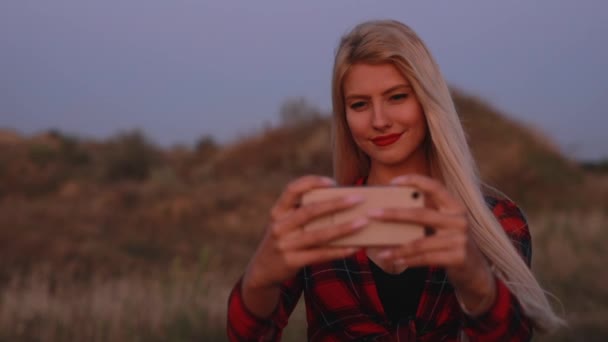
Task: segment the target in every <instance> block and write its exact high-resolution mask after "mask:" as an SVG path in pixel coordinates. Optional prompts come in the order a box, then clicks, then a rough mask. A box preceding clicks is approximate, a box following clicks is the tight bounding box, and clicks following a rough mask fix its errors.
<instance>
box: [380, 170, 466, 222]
mask: <svg viewBox="0 0 608 342" xmlns="http://www.w3.org/2000/svg"><path fill="white" fill-rule="evenodd" d="M391 184H393V185H400V186H412V187H415V188H417V189H419V190H420V191H422V192H423V193H424V194H425V195H426V196H427V198H428V199H429V200H430V201H431V202H432V203H434V204H435V205H436V206H437V209H440V210H441V211H445V212H453V213H460V212H463V211H464V208H463V207H462V205H461V204H460V203H458V202H457V201H456V199H454V197H453V196H452V195H451V194H450V193H449V192H448V191H447V189H446V188H445V187H444V186H443V185H442V184H441V183H439V182H438V181H437V180H435V179H432V178H429V177H426V176H422V175H406V176H400V177H397V178H394V179H393V180H392V181H391Z"/></svg>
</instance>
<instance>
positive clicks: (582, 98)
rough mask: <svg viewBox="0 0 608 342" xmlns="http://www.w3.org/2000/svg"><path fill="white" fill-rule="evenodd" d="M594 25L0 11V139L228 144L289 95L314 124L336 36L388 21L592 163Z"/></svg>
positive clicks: (596, 3)
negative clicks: (13, 134) (59, 134)
mask: <svg viewBox="0 0 608 342" xmlns="http://www.w3.org/2000/svg"><path fill="white" fill-rule="evenodd" d="M607 15H608V1H602V0H582V1H575V0H570V1H564V0H542V1H541V0H536V1H527V0H516V1H482V0H478V1H463V0H460V1H441V2H440V1H403V0H402V1H355V0H350V1H338V0H333V1H327V0H314V1H313V0H311V1H298V2H295V1H263V0H258V1H238V2H236V1H222V0H214V1H205V0H198V1H197V0H103V1H102V0H98V1H88V0H53V1H45V0H39V1H31V0H1V2H0V128H10V129H15V130H17V131H19V132H22V133H25V134H32V133H35V132H39V131H41V130H46V129H49V128H57V129H60V130H63V131H66V132H69V133H73V134H77V135H80V136H84V137H94V138H106V137H109V136H111V135H113V134H115V133H117V132H118V131H120V130H128V129H133V128H140V129H142V130H143V131H144V132H145V133H146V134H148V135H149V136H150V137H151V138H152V139H153V140H154V141H156V142H157V143H160V144H163V145H170V144H174V143H185V144H192V143H194V142H195V141H196V140H197V139H198V138H199V137H201V136H202V135H205V134H211V135H213V136H215V137H216V138H217V139H218V140H219V141H222V142H227V141H230V140H232V139H235V138H236V137H238V136H239V135H244V134H247V133H250V132H254V131H256V130H259V129H260V128H261V127H263V126H264V125H265V124H266V123H268V122H276V121H277V118H278V108H279V106H280V104H281V103H282V101H284V100H285V99H286V98H288V97H295V96H303V97H305V98H307V99H308V100H309V101H310V102H311V103H312V104H314V105H317V106H319V107H320V108H322V109H323V110H326V111H329V109H330V107H331V100H330V80H331V67H332V63H333V53H334V50H335V48H336V44H337V43H338V41H339V39H340V37H341V36H342V35H343V34H344V33H346V32H347V31H348V30H349V29H350V28H352V27H353V26H354V25H356V24H357V23H359V22H361V21H363V20H367V19H385V18H391V19H397V20H399V21H402V22H404V23H406V24H408V25H410V26H411V27H412V28H413V29H414V30H416V31H417V32H418V33H419V35H420V36H421V37H422V39H423V40H424V41H425V42H426V43H427V45H428V46H429V48H430V49H431V51H432V53H433V54H434V55H435V58H436V59H437V61H438V63H439V65H440V66H441V69H442V71H443V73H444V76H445V77H446V79H447V80H448V82H449V83H450V84H451V85H454V86H457V87H460V88H461V89H463V90H465V91H467V92H469V93H471V94H474V95H477V96H479V97H482V98H484V99H485V100H486V101H488V102H490V103H491V104H493V105H494V106H495V107H497V108H499V109H500V110H502V111H504V112H505V113H507V114H508V115H509V116H511V117H513V118H515V119H517V120H519V121H522V122H525V123H528V124H530V125H532V126H534V127H535V128H536V129H537V130H540V131H542V132H544V133H545V134H546V135H548V136H549V137H550V138H551V139H553V140H554V141H556V142H557V143H558V144H559V146H560V147H561V148H562V150H563V151H564V152H565V153H566V154H568V155H570V156H572V157H576V158H579V159H595V158H606V157H608V134H606V132H605V131H606V129H607V128H608V109H607V108H608V91H607V90H608V19H607V18H608V17H607ZM504 134H509V132H504Z"/></svg>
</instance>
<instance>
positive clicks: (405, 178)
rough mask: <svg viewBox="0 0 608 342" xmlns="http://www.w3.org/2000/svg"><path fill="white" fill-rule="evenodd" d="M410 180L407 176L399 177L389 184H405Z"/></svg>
mask: <svg viewBox="0 0 608 342" xmlns="http://www.w3.org/2000/svg"><path fill="white" fill-rule="evenodd" d="M409 179H410V177H409V176H399V177H397V178H395V179H393V180H392V181H391V184H400V183H404V182H407V181H408V180H409Z"/></svg>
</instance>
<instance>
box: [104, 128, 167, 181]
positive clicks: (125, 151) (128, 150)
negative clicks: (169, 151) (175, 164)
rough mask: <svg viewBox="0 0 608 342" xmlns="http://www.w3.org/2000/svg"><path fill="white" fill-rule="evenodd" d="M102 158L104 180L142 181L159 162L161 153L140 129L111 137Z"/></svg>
mask: <svg viewBox="0 0 608 342" xmlns="http://www.w3.org/2000/svg"><path fill="white" fill-rule="evenodd" d="M104 159H105V160H104V164H105V165H104V172H103V178H104V179H105V180H106V181H110V182H114V181H120V180H137V181H142V180H145V179H146V178H148V176H149V175H150V171H151V169H152V168H153V167H155V166H156V165H158V164H160V161H161V155H160V152H159V151H158V149H157V148H156V147H155V146H153V145H152V144H151V143H150V142H148V140H147V139H146V137H145V136H144V135H143V134H142V133H141V132H140V131H131V132H127V133H122V134H119V135H118V136H117V137H115V138H114V139H113V141H112V142H111V143H110V146H109V148H108V151H106V156H105V158H104Z"/></svg>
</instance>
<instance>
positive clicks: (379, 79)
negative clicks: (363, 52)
mask: <svg viewBox="0 0 608 342" xmlns="http://www.w3.org/2000/svg"><path fill="white" fill-rule="evenodd" d="M402 84H404V85H409V84H410V83H409V82H408V80H407V78H405V76H403V75H402V74H401V72H399V69H397V67H395V65H393V64H392V63H384V64H363V63H356V64H353V65H352V66H351V67H350V69H349V71H348V72H347V73H346V76H345V77H344V81H343V83H342V86H343V90H344V95H345V96H348V95H349V94H360V95H362V94H373V93H378V92H379V93H382V91H384V90H386V89H389V88H391V87H394V86H396V85H402Z"/></svg>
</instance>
